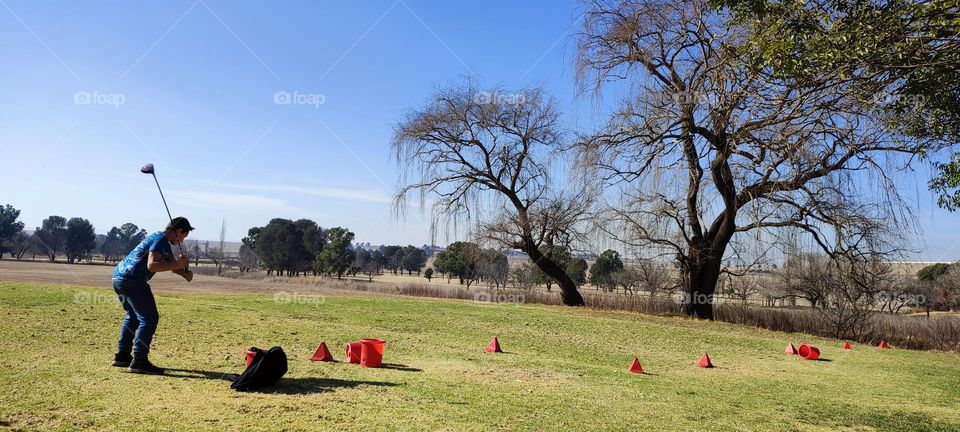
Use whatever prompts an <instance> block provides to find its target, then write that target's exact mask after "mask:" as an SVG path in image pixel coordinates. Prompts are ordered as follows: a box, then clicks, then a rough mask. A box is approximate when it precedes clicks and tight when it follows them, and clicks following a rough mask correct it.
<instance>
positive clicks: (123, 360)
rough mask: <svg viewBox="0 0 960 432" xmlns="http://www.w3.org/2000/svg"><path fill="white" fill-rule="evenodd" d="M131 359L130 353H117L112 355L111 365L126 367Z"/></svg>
mask: <svg viewBox="0 0 960 432" xmlns="http://www.w3.org/2000/svg"><path fill="white" fill-rule="evenodd" d="M132 361H133V356H132V355H130V354H120V353H117V354H114V355H113V363H111V366H116V367H128V366H130V362H132Z"/></svg>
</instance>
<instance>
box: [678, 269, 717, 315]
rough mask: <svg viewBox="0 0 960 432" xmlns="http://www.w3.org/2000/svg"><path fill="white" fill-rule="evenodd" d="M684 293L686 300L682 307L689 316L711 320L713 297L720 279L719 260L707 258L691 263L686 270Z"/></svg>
mask: <svg viewBox="0 0 960 432" xmlns="http://www.w3.org/2000/svg"><path fill="white" fill-rule="evenodd" d="M685 273H686V277H685V279H686V281H685V284H686V287H685V289H686V292H687V295H688V298H687V299H686V300H685V302H684V305H683V310H684V312H685V313H686V314H687V315H689V316H695V317H697V318H700V319H707V320H713V298H714V297H713V295H714V293H715V292H716V290H717V280H718V279H720V259H719V258H712V257H711V258H707V259H704V260H703V261H702V262H700V263H696V264H694V263H691V264H689V265H688V266H687V268H686V270H685Z"/></svg>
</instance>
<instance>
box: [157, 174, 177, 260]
mask: <svg viewBox="0 0 960 432" xmlns="http://www.w3.org/2000/svg"><path fill="white" fill-rule="evenodd" d="M150 175H152V176H153V182H154V183H156V184H157V190H158V191H160V199H161V200H163V208H164V209H165V210H167V217H168V218H170V222H173V215H171V214H170V207H168V206H167V199H166V198H164V197H163V188H161V187H160V181H159V180H157V174H156V173H150ZM177 250H178V251H180V255H183V247H182V246H180V243H177Z"/></svg>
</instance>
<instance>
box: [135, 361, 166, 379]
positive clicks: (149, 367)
mask: <svg viewBox="0 0 960 432" xmlns="http://www.w3.org/2000/svg"><path fill="white" fill-rule="evenodd" d="M128 370H129V371H130V372H131V373H138V374H148V375H163V368H159V367H156V366H154V365H153V363H150V360H147V359H144V360H137V359H134V360H133V362H132V363H130V369H128Z"/></svg>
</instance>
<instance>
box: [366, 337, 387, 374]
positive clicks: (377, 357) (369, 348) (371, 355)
mask: <svg viewBox="0 0 960 432" xmlns="http://www.w3.org/2000/svg"><path fill="white" fill-rule="evenodd" d="M360 343H361V344H362V346H363V347H362V348H361V350H360V366H363V367H369V368H378V367H380V363H381V362H382V361H383V349H384V345H385V344H386V343H387V341H385V340H382V339H360Z"/></svg>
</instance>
